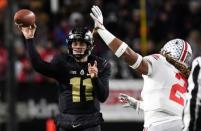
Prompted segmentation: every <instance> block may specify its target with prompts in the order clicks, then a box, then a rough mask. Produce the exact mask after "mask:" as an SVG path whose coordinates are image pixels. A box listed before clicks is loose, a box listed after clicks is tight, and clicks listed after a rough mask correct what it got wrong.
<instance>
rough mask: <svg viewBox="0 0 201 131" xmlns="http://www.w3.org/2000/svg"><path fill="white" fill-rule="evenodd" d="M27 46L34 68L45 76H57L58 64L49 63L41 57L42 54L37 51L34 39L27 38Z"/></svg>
mask: <svg viewBox="0 0 201 131" xmlns="http://www.w3.org/2000/svg"><path fill="white" fill-rule="evenodd" d="M26 46H27V49H28V55H29V58H30V61H31V63H32V66H33V68H34V69H35V70H36V71H37V72H39V73H41V74H43V75H45V76H48V77H56V75H57V73H58V68H57V67H56V64H52V63H48V62H45V61H43V60H42V59H41V57H40V55H39V54H38V52H37V51H36V48H35V47H34V40H33V39H28V40H26Z"/></svg>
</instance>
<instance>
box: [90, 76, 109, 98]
mask: <svg viewBox="0 0 201 131" xmlns="http://www.w3.org/2000/svg"><path fill="white" fill-rule="evenodd" d="M92 83H93V86H94V91H95V95H96V97H97V98H98V100H99V101H100V102H105V100H106V99H107V98H108V96H109V79H107V78H104V80H101V79H100V78H93V79H92Z"/></svg>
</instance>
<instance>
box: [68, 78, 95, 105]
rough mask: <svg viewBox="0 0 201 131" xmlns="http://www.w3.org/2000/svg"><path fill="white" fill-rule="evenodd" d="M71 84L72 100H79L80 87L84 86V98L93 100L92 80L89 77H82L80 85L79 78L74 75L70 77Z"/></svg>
mask: <svg viewBox="0 0 201 131" xmlns="http://www.w3.org/2000/svg"><path fill="white" fill-rule="evenodd" d="M70 84H71V85H72V100H73V102H80V88H81V87H82V86H84V87H85V99H86V101H89V100H93V96H92V88H93V86H92V82H91V79H90V78H87V79H84V80H83V81H82V85H81V78H80V77H74V78H71V79H70Z"/></svg>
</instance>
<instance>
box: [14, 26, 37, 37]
mask: <svg viewBox="0 0 201 131" xmlns="http://www.w3.org/2000/svg"><path fill="white" fill-rule="evenodd" d="M18 28H19V30H20V31H21V32H22V34H23V35H24V37H25V39H31V38H34V34H35V32H36V24H34V25H33V26H30V27H22V26H18Z"/></svg>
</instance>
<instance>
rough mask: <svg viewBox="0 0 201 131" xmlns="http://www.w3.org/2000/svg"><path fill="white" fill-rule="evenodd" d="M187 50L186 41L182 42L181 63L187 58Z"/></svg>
mask: <svg viewBox="0 0 201 131" xmlns="http://www.w3.org/2000/svg"><path fill="white" fill-rule="evenodd" d="M187 49H188V44H187V42H186V41H184V48H183V51H182V55H181V62H184V60H185V58H186V56H187Z"/></svg>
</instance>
